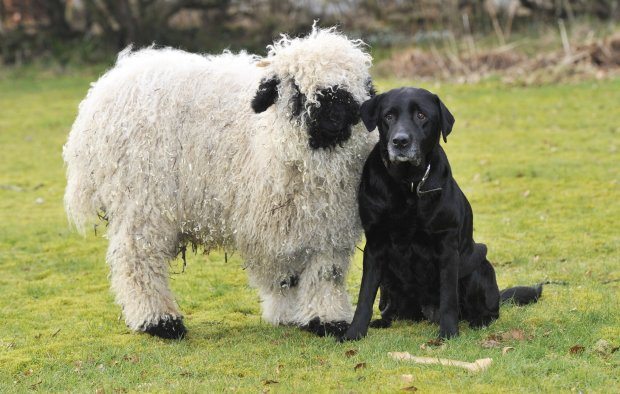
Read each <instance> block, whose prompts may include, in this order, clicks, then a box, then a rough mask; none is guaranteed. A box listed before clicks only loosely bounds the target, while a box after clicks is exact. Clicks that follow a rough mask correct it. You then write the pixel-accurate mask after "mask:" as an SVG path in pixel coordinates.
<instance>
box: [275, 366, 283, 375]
mask: <svg viewBox="0 0 620 394" xmlns="http://www.w3.org/2000/svg"><path fill="white" fill-rule="evenodd" d="M282 368H284V365H282V364H278V365H277V366H276V375H279V374H280V372H281V371H282Z"/></svg>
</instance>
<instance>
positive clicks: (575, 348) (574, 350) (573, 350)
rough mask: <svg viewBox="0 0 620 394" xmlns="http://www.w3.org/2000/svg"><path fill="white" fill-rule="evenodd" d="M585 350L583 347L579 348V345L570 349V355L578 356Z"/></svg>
mask: <svg viewBox="0 0 620 394" xmlns="http://www.w3.org/2000/svg"><path fill="white" fill-rule="evenodd" d="M584 350H586V348H585V347H583V346H581V345H575V346H573V347H571V348H570V354H579V353H583V351H584Z"/></svg>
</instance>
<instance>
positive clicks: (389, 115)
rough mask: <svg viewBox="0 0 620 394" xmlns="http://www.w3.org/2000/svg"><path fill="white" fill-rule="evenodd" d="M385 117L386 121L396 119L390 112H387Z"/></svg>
mask: <svg viewBox="0 0 620 394" xmlns="http://www.w3.org/2000/svg"><path fill="white" fill-rule="evenodd" d="M383 119H385V121H386V122H391V121H393V120H394V115H393V114H391V113H389V114H385V116H384V117H383Z"/></svg>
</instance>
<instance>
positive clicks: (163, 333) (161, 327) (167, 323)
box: [142, 315, 187, 339]
mask: <svg viewBox="0 0 620 394" xmlns="http://www.w3.org/2000/svg"><path fill="white" fill-rule="evenodd" d="M142 331H144V332H146V333H148V334H151V335H153V336H156V337H160V338H164V339H183V338H185V335H186V334H187V329H186V328H185V326H184V325H183V319H182V318H181V317H174V316H170V315H166V316H163V317H161V318H160V319H159V320H158V321H157V322H156V323H153V324H149V325H146V326H145V327H144V329H143V330H142Z"/></svg>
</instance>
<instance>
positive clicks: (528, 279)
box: [0, 71, 620, 393]
mask: <svg viewBox="0 0 620 394" xmlns="http://www.w3.org/2000/svg"><path fill="white" fill-rule="evenodd" d="M3 75H4V76H3V77H2V78H0V392H2V393H8V392H26V391H30V390H39V391H44V392H48V391H63V392H66V391H75V392H98V393H99V392H106V393H110V392H126V391H156V392H162V391H173V392H207V391H208V392H215V391H242V392H261V391H273V392H327V391H335V392H396V391H399V390H401V389H403V388H408V389H409V390H413V388H411V387H412V386H413V387H415V388H417V389H418V390H420V391H422V392H476V393H480V392H483V393H485V392H488V393H495V392H540V391H542V392H556V391H584V392H620V380H619V379H620V378H619V376H620V351H617V352H616V351H614V347H617V346H619V345H620V304H619V298H620V297H619V289H620V252H619V250H620V224H619V220H620V202H619V197H620V184H619V182H620V160H619V159H620V155H619V153H618V148H619V145H620V112H618V103H620V80H614V81H601V82H584V83H581V84H578V85H570V86H544V87H530V88H516V87H506V86H502V85H499V84H497V83H494V82H488V83H485V84H480V85H473V86H457V85H442V86H426V87H427V88H430V89H431V90H434V91H436V92H438V93H439V94H440V95H441V96H442V98H443V100H444V102H445V103H446V104H447V106H448V107H449V108H450V109H451V110H452V112H453V113H454V115H455V117H456V119H457V123H456V126H455V129H454V131H453V133H452V135H451V136H450V139H449V143H448V144H447V151H448V155H449V157H450V158H451V163H452V167H453V171H454V174H455V176H456V178H457V180H458V181H459V183H460V185H461V187H462V189H463V190H464V192H465V194H466V195H467V196H468V198H469V200H470V202H471V204H472V207H473V210H474V214H475V237H476V240H477V241H478V242H484V243H486V244H487V245H488V247H489V253H490V255H489V257H490V259H491V261H492V262H494V265H495V267H496V271H497V275H498V281H499V283H500V287H505V286H508V285H516V284H533V283H536V282H539V281H543V280H552V281H558V282H559V281H564V282H566V284H565V285H549V286H547V287H546V288H545V290H544V294H543V297H542V299H541V300H540V302H539V303H538V304H535V305H531V306H527V307H515V306H504V307H502V310H501V317H500V319H499V320H498V321H496V322H495V323H493V324H492V325H491V326H490V327H488V328H486V329H483V330H471V329H469V328H468V327H466V326H465V325H462V326H461V335H460V337H458V338H457V339H453V340H450V341H448V342H447V343H445V344H444V345H443V346H441V347H437V346H433V345H431V344H427V342H428V341H429V340H430V339H432V338H434V337H435V336H436V334H437V332H438V327H437V326H434V325H431V324H427V323H416V324H412V323H404V322H399V323H397V324H395V326H393V327H392V328H390V329H387V330H381V331H379V330H375V329H371V330H370V332H369V336H368V337H367V338H366V339H364V340H362V341H359V342H355V343H345V344H339V343H336V342H335V341H334V340H333V339H332V338H317V337H314V336H312V335H310V334H307V333H304V332H301V331H299V330H298V329H295V328H290V327H272V326H270V325H269V324H266V323H265V322H263V321H261V318H260V307H259V302H258V296H257V294H256V292H255V291H254V290H253V289H251V288H249V287H248V284H247V279H246V276H245V273H244V272H243V270H242V269H241V266H242V260H241V258H240V257H239V256H238V255H234V256H232V258H231V257H230V256H229V259H228V263H225V262H224V258H223V254H220V253H212V254H211V255H209V256H204V255H202V254H198V255H190V256H189V258H188V266H187V268H186V271H185V273H178V274H172V275H171V277H172V287H173V289H174V291H175V293H176V295H177V297H178V301H179V304H180V306H181V308H182V310H183V311H184V313H185V317H186V325H187V327H188V329H189V330H190V334H189V337H188V338H187V340H184V341H180V342H175V341H172V342H171V341H164V340H160V339H155V338H152V337H149V336H147V335H142V334H134V333H131V332H129V330H128V329H127V328H126V327H125V325H124V323H123V322H122V320H121V319H119V316H120V308H119V307H118V306H116V305H115V304H114V302H113V297H112V295H111V293H110V291H109V289H108V278H107V276H108V270H107V266H106V264H105V261H104V258H105V249H106V240H105V239H104V238H102V234H101V231H100V232H99V234H98V236H95V235H94V233H91V234H90V235H88V236H87V237H86V238H82V237H80V236H78V235H77V234H76V233H74V232H73V231H72V229H71V228H70V227H69V225H68V223H67V220H66V218H65V215H64V212H63V207H62V194H63V189H64V185H65V180H64V168H63V163H62V159H61V150H62V145H63V143H64V142H65V139H66V136H67V133H68V131H69V128H70V126H71V123H72V121H73V119H74V117H75V115H76V112H77V104H78V102H79V100H80V99H81V98H82V97H83V96H84V95H85V93H86V90H87V88H88V84H89V82H90V81H92V80H93V79H95V78H96V74H95V73H94V72H93V71H87V72H82V73H76V74H75V75H68V74H67V73H65V74H63V75H61V76H57V75H54V74H48V75H46V74H45V73H36V72H20V73H14V72H10V73H5V74H3ZM401 84H415V82H414V81H407V82H403V81H379V83H378V85H379V88H380V90H386V89H388V88H390V87H395V86H398V85H401ZM102 227H103V226H102ZM102 227H100V228H102ZM181 268H182V264H181V262H180V261H176V262H174V263H173V266H172V271H174V272H179V271H181ZM360 276H361V259H360V255H359V253H358V255H356V257H355V260H354V262H353V264H352V269H351V272H350V275H349V281H348V285H349V291H350V293H351V295H352V296H353V298H354V299H355V297H356V295H357V289H358V284H359V280H360ZM491 339H493V340H491ZM599 340H605V341H607V342H609V346H607V347H606V346H603V345H601V342H599ZM597 343H598V344H597ZM489 346H491V347H489ZM579 346H581V347H579ZM505 347H511V348H513V349H512V350H511V351H508V352H506V354H505V355H504V354H503V352H502V350H503V348H505ZM571 349H572V350H571ZM351 350H353V351H351ZM390 351H408V352H410V353H412V354H415V355H421V356H437V357H445V358H452V359H458V360H465V361H474V360H475V359H479V358H484V357H491V358H493V364H492V366H491V368H490V369H489V370H487V371H486V372H483V373H479V374H472V373H470V372H467V371H465V370H461V369H457V368H454V367H441V366H425V365H414V364H410V363H406V362H398V361H394V360H392V359H390V358H388V356H387V352H390ZM403 375H404V376H403ZM408 375H411V376H408ZM102 390H103V391H102Z"/></svg>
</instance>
